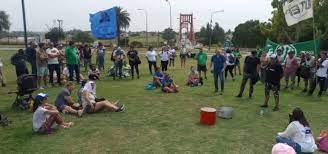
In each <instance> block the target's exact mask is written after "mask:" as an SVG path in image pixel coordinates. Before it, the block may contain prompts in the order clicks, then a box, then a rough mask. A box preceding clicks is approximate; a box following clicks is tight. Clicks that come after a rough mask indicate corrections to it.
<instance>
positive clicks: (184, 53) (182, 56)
mask: <svg viewBox="0 0 328 154" xmlns="http://www.w3.org/2000/svg"><path fill="white" fill-rule="evenodd" d="M187 57H188V51H187V48H186V46H185V45H182V48H181V50H180V61H181V68H186V61H187Z"/></svg>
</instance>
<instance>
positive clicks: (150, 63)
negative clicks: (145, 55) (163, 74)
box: [148, 61, 157, 75]
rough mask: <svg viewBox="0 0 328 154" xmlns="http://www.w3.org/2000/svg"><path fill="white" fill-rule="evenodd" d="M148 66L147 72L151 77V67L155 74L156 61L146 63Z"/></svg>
mask: <svg viewBox="0 0 328 154" xmlns="http://www.w3.org/2000/svg"><path fill="white" fill-rule="evenodd" d="M148 65H149V72H150V74H151V75H152V74H153V71H152V69H151V67H152V66H154V72H155V69H156V67H157V65H156V61H148Z"/></svg>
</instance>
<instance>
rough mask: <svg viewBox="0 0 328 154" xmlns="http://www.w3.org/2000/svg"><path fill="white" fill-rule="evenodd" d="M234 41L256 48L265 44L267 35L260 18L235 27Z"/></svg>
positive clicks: (239, 44)
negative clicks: (262, 28) (262, 29)
mask: <svg viewBox="0 0 328 154" xmlns="http://www.w3.org/2000/svg"><path fill="white" fill-rule="evenodd" d="M232 41H233V43H234V44H235V45H237V46H239V47H249V48H255V47H257V46H264V44H265V41H266V36H265V35H264V34H263V33H262V31H261V23H260V22H259V21H258V20H249V21H246V22H245V23H242V24H239V25H238V26H237V27H236V28H235V31H234V33H233V38H232Z"/></svg>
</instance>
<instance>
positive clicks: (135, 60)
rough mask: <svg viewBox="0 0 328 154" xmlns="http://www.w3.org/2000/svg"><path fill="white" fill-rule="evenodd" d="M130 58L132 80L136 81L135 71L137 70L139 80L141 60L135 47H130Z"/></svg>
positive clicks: (128, 54)
mask: <svg viewBox="0 0 328 154" xmlns="http://www.w3.org/2000/svg"><path fill="white" fill-rule="evenodd" d="M127 56H128V58H129V64H130V66H131V75H132V79H134V69H135V70H136V73H137V77H138V79H139V67H138V65H139V64H141V61H140V58H139V56H138V51H137V50H135V49H134V47H133V46H131V47H130V51H129V52H128V53H127Z"/></svg>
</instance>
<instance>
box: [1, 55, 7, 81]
mask: <svg viewBox="0 0 328 154" xmlns="http://www.w3.org/2000/svg"><path fill="white" fill-rule="evenodd" d="M2 69H3V63H2V60H1V57H0V82H1V86H2V87H5V86H6V84H5V80H4V79H3V70H2Z"/></svg>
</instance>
